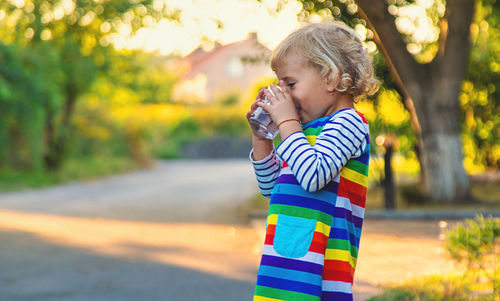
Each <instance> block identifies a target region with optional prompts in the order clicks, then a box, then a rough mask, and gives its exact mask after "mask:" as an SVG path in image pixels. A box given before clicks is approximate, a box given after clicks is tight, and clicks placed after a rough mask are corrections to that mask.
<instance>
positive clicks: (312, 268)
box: [260, 255, 323, 275]
mask: <svg viewBox="0 0 500 301" xmlns="http://www.w3.org/2000/svg"><path fill="white" fill-rule="evenodd" d="M260 264H261V266H264V265H269V266H274V267H280V268H285V269H294V270H296V271H303V272H308V273H313V274H316V275H323V265H321V264H317V263H312V262H307V261H302V260H296V259H290V258H284V257H277V256H271V255H262V259H261V261H260Z"/></svg>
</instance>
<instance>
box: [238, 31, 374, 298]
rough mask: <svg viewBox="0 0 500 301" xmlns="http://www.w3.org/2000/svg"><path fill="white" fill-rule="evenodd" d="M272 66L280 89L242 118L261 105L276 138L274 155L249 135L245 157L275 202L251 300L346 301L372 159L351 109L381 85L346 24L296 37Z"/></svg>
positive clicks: (360, 120)
mask: <svg viewBox="0 0 500 301" xmlns="http://www.w3.org/2000/svg"><path fill="white" fill-rule="evenodd" d="M271 68H272V69H273V71H274V72H275V73H276V75H277V77H278V79H279V85H280V88H281V89H279V88H278V87H276V86H274V85H271V86H270V89H271V90H272V92H273V93H270V92H269V91H268V90H267V89H264V90H261V91H260V92H259V94H258V95H257V99H256V101H255V102H254V103H253V104H252V106H251V109H250V111H249V112H248V113H247V119H249V118H250V116H251V114H252V113H253V111H254V110H255V109H256V108H257V107H262V108H263V110H265V111H266V112H268V113H269V114H270V115H271V117H272V119H273V121H274V122H275V123H276V124H277V125H278V126H279V131H280V135H281V140H282V142H281V144H280V145H279V146H278V147H277V148H276V149H274V147H273V143H272V140H268V139H265V138H262V137H261V136H259V135H258V133H256V132H254V133H253V149H252V151H251V153H250V159H251V161H252V163H253V166H254V170H255V174H256V176H257V181H258V185H259V188H260V190H261V192H262V194H263V195H264V196H266V197H270V198H271V200H270V206H269V215H268V217H267V230H266V239H265V244H264V247H263V252H262V259H261V264H260V267H259V272H258V276H257V285H256V288H255V295H254V300H255V301H264V300H266V301H268V300H273V301H279V300H304V301H307V300H335V301H339V300H352V298H353V297H352V284H353V275H354V269H355V266H356V259H357V256H358V246H359V239H360V235H361V226H362V224H363V217H364V207H365V200H366V183H367V175H368V159H369V153H370V140H369V133H368V124H367V123H366V120H365V118H364V117H363V115H362V114H361V113H359V112H357V111H356V110H354V105H353V104H354V99H355V97H357V96H360V95H364V94H370V93H372V92H375V90H376V86H377V80H376V79H374V78H373V72H372V67H371V63H370V60H369V58H368V57H367V54H366V51H365V50H364V49H363V46H362V44H361V41H360V40H359V38H358V37H357V36H356V33H355V32H354V31H353V30H352V29H350V28H349V27H347V26H345V25H343V24H342V23H329V24H312V25H309V26H306V27H304V28H302V29H299V30H297V31H295V32H293V33H292V34H290V35H289V36H288V37H287V38H286V39H285V40H284V41H282V42H281V44H280V45H278V47H277V48H276V49H275V50H274V51H273V53H272V55H271ZM264 95H265V96H266V97H267V98H268V100H269V102H270V103H269V104H264V103H263V102H262V99H263V96H264Z"/></svg>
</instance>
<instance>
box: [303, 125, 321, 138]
mask: <svg viewBox="0 0 500 301" xmlns="http://www.w3.org/2000/svg"><path fill="white" fill-rule="evenodd" d="M322 130H323V126H320V127H317V128H307V129H305V130H304V135H306V136H318V135H319V133H321V131H322Z"/></svg>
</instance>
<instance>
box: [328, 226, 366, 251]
mask: <svg viewBox="0 0 500 301" xmlns="http://www.w3.org/2000/svg"><path fill="white" fill-rule="evenodd" d="M328 237H329V238H335V239H342V240H347V241H348V242H349V243H350V244H351V245H353V246H355V247H356V248H358V249H359V239H357V238H356V237H355V236H354V235H351V234H350V233H349V232H348V231H347V230H343V229H336V228H332V229H331V230H330V235H329V236H328Z"/></svg>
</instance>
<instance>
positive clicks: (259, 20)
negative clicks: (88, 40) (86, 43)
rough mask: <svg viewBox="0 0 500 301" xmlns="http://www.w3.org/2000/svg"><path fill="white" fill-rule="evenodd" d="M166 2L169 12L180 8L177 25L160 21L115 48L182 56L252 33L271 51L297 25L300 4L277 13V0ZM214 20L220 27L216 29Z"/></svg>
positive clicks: (118, 41)
mask: <svg viewBox="0 0 500 301" xmlns="http://www.w3.org/2000/svg"><path fill="white" fill-rule="evenodd" d="M166 3H167V7H168V8H169V9H172V10H173V9H179V11H180V16H179V19H180V22H179V23H176V22H173V21H170V20H166V19H163V20H161V21H160V22H158V23H157V24H153V25H152V26H151V27H150V28H142V29H140V30H139V31H138V32H137V34H136V35H135V36H134V37H132V38H130V37H127V35H126V33H124V34H122V35H118V36H117V37H116V38H115V42H114V44H115V47H116V48H118V49H121V48H128V49H134V48H142V49H144V50H145V51H148V52H153V51H158V52H159V53H160V54H162V55H169V54H177V55H181V56H184V55H187V54H188V53H190V52H191V51H193V50H194V49H196V48H197V47H198V46H199V45H200V41H201V46H203V47H204V48H207V49H210V47H212V46H213V41H217V42H219V43H221V44H228V43H232V42H236V41H241V40H244V39H245V38H246V37H247V36H248V34H249V33H250V32H255V33H257V36H258V39H259V41H260V42H261V43H262V44H264V45H265V46H267V47H268V48H270V49H272V48H274V47H275V46H276V45H277V44H278V43H279V42H280V41H281V40H282V39H284V38H285V37H286V36H287V35H288V34H289V33H290V32H292V31H293V30H294V29H296V28H298V27H299V26H300V22H299V21H298V20H297V14H298V13H299V12H300V9H301V4H300V3H298V2H297V1H295V0H290V1H287V3H286V4H284V5H282V7H280V8H281V9H280V10H279V12H276V8H277V5H278V4H277V3H278V1H277V0H262V1H261V2H257V1H255V0H240V1H238V0H211V1H206V0H167V1H166ZM217 20H218V21H220V23H221V24H222V28H218V24H217ZM203 41H205V42H203Z"/></svg>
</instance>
